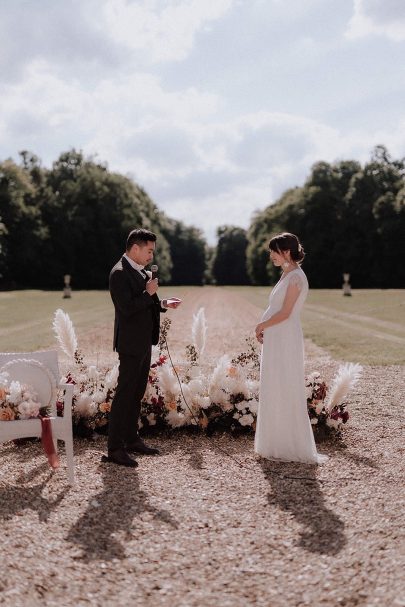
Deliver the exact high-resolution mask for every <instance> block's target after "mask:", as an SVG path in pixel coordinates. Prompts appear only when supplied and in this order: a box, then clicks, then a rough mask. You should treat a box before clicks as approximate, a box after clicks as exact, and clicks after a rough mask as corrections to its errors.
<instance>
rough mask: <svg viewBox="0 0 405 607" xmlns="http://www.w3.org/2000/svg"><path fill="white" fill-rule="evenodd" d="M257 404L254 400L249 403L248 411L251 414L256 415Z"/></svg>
mask: <svg viewBox="0 0 405 607" xmlns="http://www.w3.org/2000/svg"><path fill="white" fill-rule="evenodd" d="M258 408H259V402H258V401H257V400H256V399H253V400H251V401H249V409H250V411H251V412H252V413H257V410H258Z"/></svg>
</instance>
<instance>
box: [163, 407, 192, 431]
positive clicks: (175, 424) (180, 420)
mask: <svg viewBox="0 0 405 607" xmlns="http://www.w3.org/2000/svg"><path fill="white" fill-rule="evenodd" d="M166 420H167V423H168V424H169V426H171V427H172V428H180V427H181V426H184V424H185V423H186V421H187V418H186V416H185V415H184V413H181V412H180V413H179V412H177V411H176V410H175V409H174V410H173V409H171V410H170V411H168V413H167V414H166Z"/></svg>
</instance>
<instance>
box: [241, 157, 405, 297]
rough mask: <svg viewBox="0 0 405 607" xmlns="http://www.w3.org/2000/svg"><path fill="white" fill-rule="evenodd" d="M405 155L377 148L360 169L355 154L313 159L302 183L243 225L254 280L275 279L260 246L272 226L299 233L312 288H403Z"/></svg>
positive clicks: (250, 272) (278, 229) (274, 231)
mask: <svg viewBox="0 0 405 607" xmlns="http://www.w3.org/2000/svg"><path fill="white" fill-rule="evenodd" d="M404 175H405V166H404V160H393V159H391V157H390V155H389V154H388V152H387V150H386V148H385V147H384V146H377V147H376V148H375V149H374V151H373V153H372V156H371V160H370V162H368V163H366V164H365V166H364V167H362V166H361V165H360V164H359V163H358V162H355V161H352V160H344V161H339V162H337V163H334V164H330V163H327V162H318V163H316V164H315V165H314V166H313V167H312V170H311V173H310V175H309V177H308V179H307V180H306V182H305V184H304V185H303V186H302V187H300V188H295V189H293V190H288V191H287V192H286V193H285V194H283V195H282V196H281V198H280V199H279V200H278V201H276V203H274V204H273V205H271V206H269V207H267V208H265V209H264V210H263V211H262V212H260V213H258V214H256V216H255V217H254V219H253V222H252V225H251V226H250V228H249V231H248V240H249V244H248V248H247V257H248V259H247V266H248V271H249V276H250V278H251V280H252V282H254V283H255V284H264V283H266V282H268V279H269V278H270V280H273V281H274V280H275V278H276V276H277V272H276V271H275V270H274V268H271V265H269V263H268V254H267V252H265V248H266V247H267V243H268V240H269V238H271V236H273V235H274V234H275V233H277V232H281V231H288V232H293V233H295V234H297V235H298V236H299V237H300V239H301V241H302V243H303V245H304V248H305V250H306V253H307V256H306V258H305V262H304V263H305V266H304V267H305V271H306V273H307V275H308V278H309V282H310V284H311V286H312V287H323V288H331V287H339V286H340V285H341V282H342V274H343V272H349V273H350V274H351V282H352V284H353V285H354V286H355V287H384V286H385V287H386V286H403V284H404V270H403V267H404V264H403V263H402V256H401V253H402V252H401V249H400V244H399V243H401V242H402V240H403V235H404V233H405V230H404V210H403V208H404V192H405V181H404Z"/></svg>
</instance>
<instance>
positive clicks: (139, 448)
mask: <svg viewBox="0 0 405 607" xmlns="http://www.w3.org/2000/svg"><path fill="white" fill-rule="evenodd" d="M127 451H128V453H142V455H159V449H155V448H154V447H148V445H146V444H145V443H144V442H143V440H140V439H139V440H137V441H136V442H135V443H130V444H129V445H127Z"/></svg>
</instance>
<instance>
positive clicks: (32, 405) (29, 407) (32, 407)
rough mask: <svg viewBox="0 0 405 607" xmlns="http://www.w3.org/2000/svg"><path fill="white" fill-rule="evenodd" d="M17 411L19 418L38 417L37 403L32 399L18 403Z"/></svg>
mask: <svg viewBox="0 0 405 607" xmlns="http://www.w3.org/2000/svg"><path fill="white" fill-rule="evenodd" d="M18 412H19V413H20V417H21V419H29V418H30V417H38V415H39V403H36V402H34V401H33V400H25V401H23V402H21V403H20V404H19V405H18Z"/></svg>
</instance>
